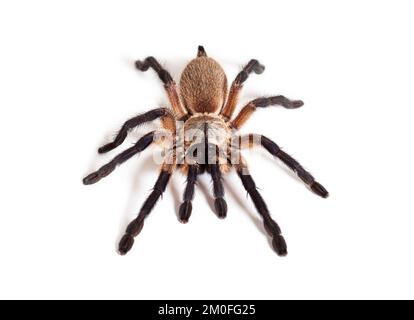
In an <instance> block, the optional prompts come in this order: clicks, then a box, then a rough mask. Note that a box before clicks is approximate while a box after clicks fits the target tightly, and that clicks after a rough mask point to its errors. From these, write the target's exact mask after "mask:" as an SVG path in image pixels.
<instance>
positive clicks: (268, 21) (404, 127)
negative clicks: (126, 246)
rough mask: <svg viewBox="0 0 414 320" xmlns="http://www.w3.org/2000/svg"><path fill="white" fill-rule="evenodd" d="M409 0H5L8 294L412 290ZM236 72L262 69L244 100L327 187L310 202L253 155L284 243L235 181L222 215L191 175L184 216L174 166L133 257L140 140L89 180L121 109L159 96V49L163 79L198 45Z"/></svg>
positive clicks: (3, 243)
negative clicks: (281, 251)
mask: <svg viewBox="0 0 414 320" xmlns="http://www.w3.org/2000/svg"><path fill="white" fill-rule="evenodd" d="M413 13H414V12H413V7H412V4H411V3H410V1H364V2H362V1H343V2H338V1H336V2H333V1H312V2H310V1H302V2H298V1H289V2H288V3H287V2H285V3H284V4H282V3H278V2H276V1H246V2H243V1H235V2H230V1H217V2H215V1H211V0H210V1H208V2H207V1H204V2H195V1H192V2H190V1H189V2H187V3H185V2H181V1H168V2H167V1H165V2H161V1H155V0H152V1H145V2H138V1H134V2H133V1H130V2H129V1H124V2H122V1H88V2H86V1H70V2H69V1H68V2H65V3H64V2H57V1H36V2H33V1H13V2H12V1H7V2H2V3H1V5H0V42H1V43H0V45H1V49H0V110H1V111H0V113H1V114H0V137H1V150H2V151H1V176H0V186H1V200H0V260H1V262H0V298H128V299H150V298H153V299H155V298H167V299H170V298H171V299H174V298H175V299H190V298H191V299H198V298H217V299H222V298H233V299H240V298H254V299H255V298H264V299H287V298H316V299H319V298H333V299H336V298H414V292H413V291H414V289H413V287H414V275H413V268H414V253H413V252H414V251H413V244H414V232H413V229H414V217H413V214H414V212H413V207H414V206H413V189H412V181H413V178H414V174H413V169H412V163H413V160H414V157H413V155H414V154H413V148H412V139H413V135H414V129H413V107H414V105H413V84H414V76H413V75H414V62H413V57H414V43H413V38H414V37H413V30H414V20H413ZM199 44H202V45H204V46H205V48H206V51H207V53H208V54H209V55H210V56H212V57H214V58H215V59H217V61H219V62H220V63H221V64H222V66H223V68H224V69H225V71H226V72H227V74H228V78H229V81H232V80H233V78H234V77H235V75H236V74H237V72H238V71H239V70H240V68H241V67H242V66H243V64H245V63H246V62H247V61H248V60H249V59H251V58H257V59H259V60H260V61H261V62H262V63H263V64H265V65H266V71H265V72H264V73H263V74H262V75H252V76H251V77H250V78H249V79H248V81H247V82H246V85H245V89H244V91H243V96H242V98H241V101H240V105H241V104H243V103H246V102H247V101H248V100H249V99H253V98H255V97H259V96H263V95H271V94H284V95H286V96H288V97H291V98H297V99H302V100H304V102H305V106H304V107H303V108H301V109H297V110H286V109H283V108H280V107H279V108H278V107H272V108H268V109H266V110H260V111H258V112H257V113H256V114H255V115H254V116H253V117H252V118H251V119H250V120H249V122H248V124H247V125H246V127H245V128H243V132H244V133H247V132H256V133H263V134H265V135H267V136H269V137H271V138H273V139H274V140H275V141H276V142H277V143H278V144H279V145H280V146H282V147H283V148H284V150H285V151H287V152H288V153H290V154H292V155H293V156H294V157H296V158H297V159H298V160H299V161H300V162H301V163H302V164H303V165H304V166H305V167H306V168H307V169H308V170H309V171H311V172H312V173H313V175H314V176H315V177H316V178H317V179H318V180H319V181H320V182H321V183H323V184H324V185H325V186H326V188H327V189H328V190H329V191H330V198H329V199H327V200H324V199H321V198H319V197H317V196H316V195H314V194H312V193H311V192H309V191H308V190H307V189H306V187H304V185H303V184H302V183H301V181H299V180H298V179H297V178H296V177H295V176H294V175H292V174H290V173H289V171H288V170H287V169H285V168H284V167H283V166H282V165H281V164H280V163H279V162H277V161H275V160H274V159H272V157H271V156H269V155H268V154H266V153H265V152H263V151H262V150H256V151H255V152H251V153H249V152H248V153H247V154H246V157H247V159H248V161H249V163H250V167H251V172H252V175H253V176H254V178H255V180H256V182H257V185H258V186H259V187H260V191H261V193H262V195H263V197H264V198H265V199H266V200H267V203H268V206H269V208H270V210H271V213H272V215H273V217H274V218H275V219H276V220H277V221H278V222H279V224H280V225H281V227H282V230H283V233H284V235H285V237H286V240H287V242H288V248H289V255H288V256H287V257H286V258H279V257H278V256H277V255H276V254H275V253H274V252H273V251H272V249H271V247H270V245H269V241H268V238H267V237H266V236H265V234H264V231H263V228H262V227H261V222H260V219H259V218H258V215H257V213H256V211H255V209H254V207H253V205H252V203H251V201H250V199H249V198H247V197H246V192H245V191H244V189H243V187H242V186H241V184H240V181H239V180H238V178H237V176H236V175H235V174H234V172H232V173H231V174H229V176H228V177H226V180H225V187H226V199H227V201H228V207H229V210H228V217H227V219H225V220H219V219H217V217H216V216H215V214H214V213H213V211H212V209H211V196H210V194H211V182H210V178H209V177H208V176H206V175H204V176H202V177H201V179H200V181H199V186H198V188H197V189H196V195H195V200H194V203H193V215H192V216H191V220H190V222H189V223H188V224H187V225H182V224H180V223H179V222H178V221H177V216H176V213H177V208H178V206H179V204H180V202H181V197H182V191H183V189H184V186H185V184H184V181H185V178H184V177H183V176H182V175H181V174H179V173H177V174H176V175H175V176H174V178H173V179H172V182H171V184H170V186H169V187H168V188H167V191H166V193H165V195H164V197H163V199H162V201H160V202H159V203H158V204H157V206H156V208H155V209H154V211H153V212H152V214H151V216H150V217H149V218H148V219H147V221H146V225H145V227H144V229H143V231H142V233H141V234H140V235H139V238H137V241H136V243H135V246H134V248H133V249H132V251H131V252H130V253H129V254H128V255H127V256H125V257H121V256H119V255H118V254H117V253H116V245H117V242H118V240H119V238H120V237H121V235H122V233H123V231H124V228H125V227H126V225H127V223H128V222H129V221H130V220H131V219H132V218H133V217H134V216H135V215H136V214H137V212H138V210H139V208H140V206H141V203H142V202H143V201H144V199H145V197H146V196H147V195H148V193H149V190H150V189H151V188H152V186H153V184H154V182H155V179H156V177H157V174H158V168H157V165H156V164H154V163H153V162H152V155H151V153H152V152H151V151H149V150H146V152H144V153H143V154H141V155H140V156H138V157H135V158H133V159H131V160H130V161H129V162H127V163H126V164H124V165H122V166H121V167H119V168H118V169H117V170H116V171H115V172H114V173H113V174H111V175H110V176H109V177H107V178H105V179H104V180H102V181H101V182H99V183H98V184H96V185H93V186H83V185H82V183H81V179H82V177H83V176H84V175H86V174H87V173H89V172H91V171H93V170H95V169H97V168H98V167H99V166H100V165H102V164H104V163H105V162H106V161H109V160H110V159H111V157H113V156H114V155H115V154H117V153H118V152H120V151H121V150H123V149H125V148H126V147H129V146H131V144H132V143H133V142H134V141H136V140H137V138H138V137H139V136H140V135H142V134H143V133H144V132H146V131H148V130H150V128H152V126H151V125H148V126H143V127H141V128H140V129H139V130H138V131H136V132H134V133H132V134H131V135H130V137H129V138H128V140H127V141H126V142H125V143H124V145H123V146H122V147H120V148H118V149H117V150H116V151H114V152H112V153H110V154H108V155H105V156H98V155H97V153H96V149H97V147H99V146H100V145H101V144H103V143H105V142H107V141H109V140H110V138H111V137H113V135H114V133H115V132H116V131H117V130H118V129H119V127H120V126H121V125H122V123H123V121H124V120H126V119H128V118H129V117H131V116H133V115H135V114H137V113H140V112H143V111H146V110H149V109H152V108H155V107H158V106H163V105H166V104H167V99H166V95H165V93H164V91H163V88H162V86H161V84H160V81H159V80H158V78H157V77H156V75H155V74H154V73H153V72H152V71H150V72H147V73H141V72H138V71H137V70H135V69H134V66H133V61H134V60H135V59H142V58H144V57H146V56H147V55H154V56H156V57H157V58H158V59H159V60H160V61H161V63H162V64H163V65H165V67H166V68H167V69H169V70H170V71H171V73H172V75H173V76H174V77H175V79H179V75H180V72H181V70H182V69H183V68H184V66H185V64H186V63H187V62H188V61H189V60H190V59H192V58H193V57H195V54H196V48H197V45H199Z"/></svg>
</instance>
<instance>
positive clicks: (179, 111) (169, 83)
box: [135, 57, 187, 119]
mask: <svg viewBox="0 0 414 320" xmlns="http://www.w3.org/2000/svg"><path fill="white" fill-rule="evenodd" d="M135 66H136V67H137V69H139V70H141V71H147V70H148V69H149V68H152V69H153V70H154V71H155V72H156V73H157V74H158V77H159V78H160V79H161V81H162V82H163V83H164V88H165V90H166V91H167V95H168V98H169V100H170V103H171V107H172V109H173V111H174V115H175V116H176V117H177V118H178V119H185V118H186V117H187V110H186V108H185V107H184V106H183V105H182V103H181V101H180V97H179V96H178V92H177V88H176V85H175V82H174V79H173V78H172V77H171V75H170V73H169V72H168V71H167V70H165V69H164V68H163V67H162V66H161V65H160V64H159V62H158V61H157V60H156V59H155V58H154V57H147V58H145V60H144V61H140V60H138V61H135Z"/></svg>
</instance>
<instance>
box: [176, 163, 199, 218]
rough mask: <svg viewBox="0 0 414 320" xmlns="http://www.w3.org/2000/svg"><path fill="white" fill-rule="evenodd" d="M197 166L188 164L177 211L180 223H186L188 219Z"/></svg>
mask: <svg viewBox="0 0 414 320" xmlns="http://www.w3.org/2000/svg"><path fill="white" fill-rule="evenodd" d="M197 175H198V168H197V165H189V166H188V173H187V185H186V187H185V191H184V196H183V203H182V204H181V205H180V209H179V212H178V215H179V218H180V221H181V222H182V223H187V222H188V219H190V216H191V211H192V204H191V201H192V200H193V198H194V187H195V184H196V181H197Z"/></svg>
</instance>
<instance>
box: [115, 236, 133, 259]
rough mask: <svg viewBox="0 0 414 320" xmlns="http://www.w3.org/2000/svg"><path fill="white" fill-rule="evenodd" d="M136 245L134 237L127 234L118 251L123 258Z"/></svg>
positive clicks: (120, 242)
mask: <svg viewBox="0 0 414 320" xmlns="http://www.w3.org/2000/svg"><path fill="white" fill-rule="evenodd" d="M133 245H134V237H133V236H131V235H130V234H125V235H124V236H123V237H122V239H121V241H119V246H118V251H119V254H120V255H121V256H123V255H126V254H127V253H128V251H129V250H131V248H132V246H133Z"/></svg>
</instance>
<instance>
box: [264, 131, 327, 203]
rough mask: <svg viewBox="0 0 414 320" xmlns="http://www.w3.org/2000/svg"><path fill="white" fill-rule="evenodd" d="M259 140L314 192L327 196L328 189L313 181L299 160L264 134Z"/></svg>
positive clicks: (323, 196)
mask: <svg viewBox="0 0 414 320" xmlns="http://www.w3.org/2000/svg"><path fill="white" fill-rule="evenodd" d="M260 142H261V144H262V146H263V147H264V148H265V149H266V150H267V151H268V152H269V153H271V154H272V155H274V156H275V157H277V158H279V159H280V160H281V161H282V162H283V163H284V164H285V165H287V166H288V167H289V168H290V169H292V170H293V171H294V172H296V174H297V175H298V177H299V178H300V179H301V180H302V181H303V182H304V183H305V184H306V185H308V186H309V188H310V189H311V190H312V191H313V192H314V193H316V194H317V195H318V196H321V197H322V198H327V197H328V196H329V193H328V191H327V190H326V189H325V188H324V187H323V186H322V185H321V184H320V183H319V182H317V181H315V178H314V177H313V176H312V175H311V174H310V173H309V172H308V171H306V170H305V169H304V168H303V167H302V166H301V165H300V163H299V162H297V161H296V160H295V159H293V158H292V157H291V156H290V155H288V154H287V153H286V152H284V151H282V150H281V149H280V148H279V146H278V145H277V144H276V143H275V142H273V141H272V140H270V139H269V138H267V137H265V136H260Z"/></svg>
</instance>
